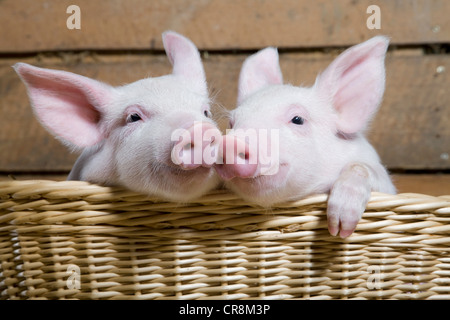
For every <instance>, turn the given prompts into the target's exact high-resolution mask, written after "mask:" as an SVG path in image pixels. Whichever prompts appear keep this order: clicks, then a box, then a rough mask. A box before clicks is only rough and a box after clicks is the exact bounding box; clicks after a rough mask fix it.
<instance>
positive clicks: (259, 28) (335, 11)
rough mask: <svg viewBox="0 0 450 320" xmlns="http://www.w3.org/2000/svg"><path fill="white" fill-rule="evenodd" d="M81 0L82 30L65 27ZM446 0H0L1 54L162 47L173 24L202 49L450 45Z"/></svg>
mask: <svg viewBox="0 0 450 320" xmlns="http://www.w3.org/2000/svg"><path fill="white" fill-rule="evenodd" d="M74 3H76V5H78V6H79V7H80V10H81V29H80V30H76V29H74V30H69V29H68V28H67V26H66V22H67V19H68V18H69V16H70V15H71V14H67V13H66V10H67V7H68V6H69V5H72V4H74ZM373 4H376V5H378V6H379V7H380V9H381V29H380V30H369V29H368V27H367V19H368V18H369V16H370V14H368V13H367V8H368V7H369V6H370V5H373ZM449 12H450V2H449V1H447V0H403V1H392V0H378V1H372V0H359V1H355V0H335V1H329V0H317V1H310V0H271V1H265V0H245V1H242V0H227V1H224V0H196V1H186V0H171V1H165V0H152V1H148V0H126V1H125V0H116V1H90V0H77V1H75V2H74V1H72V0H58V1H46V0H33V1H29V0H3V1H1V2H0V39H2V41H1V42H0V52H3V53H5V52H13V53H14V52H37V51H52V50H92V49H93V50H100V49H101V50H110V49H114V50H121V49H126V50H128V49H150V48H151V49H157V50H161V49H162V48H163V47H162V41H161V33H162V32H163V31H165V30H168V29H171V30H175V31H177V32H180V33H182V34H184V35H186V36H188V37H189V38H191V39H192V40H193V41H194V43H196V44H197V46H198V47H199V48H201V49H205V50H229V49H255V48H261V47H266V46H277V47H282V48H307V47H328V46H347V45H351V44H355V43H358V42H361V41H362V40H366V39H368V38H370V37H372V36H374V35H377V34H385V35H389V36H390V37H391V38H392V42H393V43H394V44H408V45H409V44H423V43H448V42H450V19H448V13H449Z"/></svg>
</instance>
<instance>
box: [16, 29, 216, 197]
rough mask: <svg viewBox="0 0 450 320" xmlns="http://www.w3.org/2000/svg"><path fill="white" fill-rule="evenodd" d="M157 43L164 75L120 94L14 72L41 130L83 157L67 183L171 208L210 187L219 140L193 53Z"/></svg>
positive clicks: (89, 82) (185, 46)
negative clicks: (156, 200) (112, 188)
mask: <svg viewBox="0 0 450 320" xmlns="http://www.w3.org/2000/svg"><path fill="white" fill-rule="evenodd" d="M163 43H164V47H165V50H166V53H167V56H168V58H169V61H170V62H171V64H172V65H173V71H172V73H171V74H169V75H165V76H161V77H157V78H146V79H142V80H139V81H136V82H134V83H131V84H128V85H125V86H121V87H112V86H109V85H107V84H105V83H102V82H99V81H96V80H93V79H90V78H87V77H84V76H81V75H76V74H73V73H70V72H65V71H58V70H50V69H43V68H37V67H33V66H30V65H28V64H24V63H18V64H16V65H15V66H14V68H15V70H16V72H17V73H18V74H19V76H20V77H21V78H22V80H23V81H24V83H25V84H26V86H27V89H28V95H29V97H30V101H31V105H32V107H33V110H34V112H35V114H36V116H37V118H38V119H39V120H40V122H41V123H42V124H43V126H44V127H46V128H47V129H48V130H49V131H50V132H51V133H52V134H53V135H54V136H56V137H57V138H58V139H60V140H61V141H63V142H64V143H65V144H67V145H68V146H69V147H70V148H72V149H74V150H82V151H83V153H82V154H81V156H80V158H79V159H78V161H77V163H76V164H75V166H74V168H73V170H72V172H71V174H70V175H69V178H70V179H78V180H87V181H91V182H94V183H101V184H107V185H122V186H125V187H128V188H130V189H132V190H135V191H139V192H144V193H147V194H151V195H156V196H161V197H164V198H167V199H169V200H177V201H184V200H188V199H191V198H195V197H198V196H200V195H201V194H203V193H204V192H206V191H208V190H209V189H211V188H212V187H213V186H215V184H216V183H217V177H216V176H215V172H214V170H213V169H212V168H211V166H212V164H213V163H214V162H215V160H216V157H217V154H218V148H219V144H220V143H221V134H220V131H219V130H218V129H217V127H216V124H215V122H214V121H213V120H212V119H211V112H210V101H209V97H208V90H207V85H206V79H205V73H204V70H203V66H202V63H201V59H200V54H199V52H198V50H197V48H196V47H195V45H194V44H193V43H192V42H191V41H190V40H189V39H187V38H185V37H183V36H181V35H179V34H177V33H175V32H171V31H168V32H165V33H164V34H163ZM173 150H176V151H173ZM204 153H205V154H206V158H207V159H206V160H205V159H204V157H203V154H204ZM199 155H200V156H199Z"/></svg>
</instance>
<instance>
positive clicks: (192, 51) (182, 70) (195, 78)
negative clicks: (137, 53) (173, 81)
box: [162, 31, 208, 94]
mask: <svg viewBox="0 0 450 320" xmlns="http://www.w3.org/2000/svg"><path fill="white" fill-rule="evenodd" d="M162 38H163V44H164V48H165V50H166V54H167V57H168V58H169V61H170V63H171V64H172V65H173V71H172V73H173V74H174V75H180V76H183V77H184V78H186V79H187V80H189V82H190V83H191V84H192V85H193V86H194V90H195V91H197V92H199V93H201V94H207V93H208V88H207V85H206V77H205V71H204V70H203V65H202V60H201V58H200V53H199V52H198V49H197V47H196V46H195V45H194V43H192V41H191V40H189V39H188V38H186V37H184V36H182V35H180V34H178V33H176V32H173V31H166V32H164V33H163V35H162Z"/></svg>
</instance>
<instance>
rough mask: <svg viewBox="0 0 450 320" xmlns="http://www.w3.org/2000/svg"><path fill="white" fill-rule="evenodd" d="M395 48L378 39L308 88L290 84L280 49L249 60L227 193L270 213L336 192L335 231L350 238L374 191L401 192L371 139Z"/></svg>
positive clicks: (227, 161) (225, 152)
mask: <svg viewBox="0 0 450 320" xmlns="http://www.w3.org/2000/svg"><path fill="white" fill-rule="evenodd" d="M388 43H389V40H388V39H387V38H386V37H383V36H377V37H374V38H372V39H370V40H368V41H366V42H364V43H361V44H359V45H356V46H353V47H351V48H349V49H348V50H346V51H345V52H343V53H342V54H341V55H340V56H339V57H337V58H336V59H335V60H334V61H333V62H332V63H331V64H330V65H329V66H328V67H327V69H326V70H324V71H323V72H322V73H321V74H320V75H319V76H318V77H317V79H316V82H315V84H314V85H313V86H312V87H308V88H306V87H296V86H292V85H288V84H283V80H282V74H281V71H280V67H279V63H278V53H277V50H276V49H274V48H266V49H263V50H261V51H259V52H257V53H256V54H254V55H252V56H250V57H249V58H247V60H246V61H245V62H244V64H243V66H242V70H241V73H240V78H239V90H238V107H237V108H236V109H235V110H233V111H231V113H230V127H232V129H231V130H230V131H229V132H228V134H227V135H226V136H224V138H223V145H222V148H221V151H220V152H221V153H222V158H223V161H221V163H222V164H217V165H216V169H217V171H218V173H219V175H220V176H221V177H222V178H223V179H224V180H225V181H226V186H227V187H229V188H230V189H232V190H233V191H235V192H236V193H237V194H239V195H240V196H241V197H243V198H244V199H246V200H248V201H251V202H254V203H257V204H260V205H263V206H266V207H268V206H271V205H273V204H275V203H279V202H283V201H287V200H296V199H300V198H303V197H305V196H308V195H311V194H314V193H329V197H328V206H327V207H328V209H327V216H328V229H329V232H330V233H331V234H332V235H334V236H336V235H338V234H339V235H340V237H342V238H345V237H347V236H349V235H351V234H352V233H353V231H354V229H355V228H356V226H357V223H358V221H359V220H360V218H361V216H362V214H363V212H364V210H365V207H366V205H367V202H368V200H369V197H370V194H371V191H379V192H385V193H395V187H394V186H393V184H392V182H391V180H390V177H389V175H388V173H387V171H386V169H385V168H384V166H383V165H382V164H381V163H380V159H379V157H378V155H377V153H376V151H375V149H374V148H373V147H372V146H371V145H370V144H369V142H368V141H367V140H366V138H365V137H364V133H365V130H366V128H367V126H368V123H369V121H370V120H371V119H372V118H373V116H374V114H375V113H376V111H377V109H378V107H379V105H380V103H381V100H382V96H383V92H384V87H385V69H384V59H385V55H386V50H387V47H388Z"/></svg>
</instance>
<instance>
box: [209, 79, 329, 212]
mask: <svg viewBox="0 0 450 320" xmlns="http://www.w3.org/2000/svg"><path fill="white" fill-rule="evenodd" d="M321 103H322V102H321V101H320V100H318V99H317V98H316V96H315V95H314V90H312V89H307V88H298V87H294V86H289V85H273V86H270V87H268V88H266V89H265V90H261V91H259V92H257V93H255V94H254V95H253V96H252V98H251V99H246V100H245V101H243V102H242V104H241V105H239V107H238V108H236V109H235V110H233V111H232V112H231V113H230V124H232V130H231V131H229V132H228V134H227V135H226V136H224V139H223V141H224V142H223V148H222V149H223V150H224V151H222V153H223V154H224V156H223V159H224V160H223V162H224V164H218V165H217V166H216V168H217V171H218V173H219V174H220V175H221V176H222V178H224V179H225V180H226V183H227V185H228V187H230V188H231V189H233V190H234V191H235V192H237V193H238V194H240V195H241V196H243V197H244V198H246V199H248V200H250V201H252V202H256V203H259V204H262V205H270V204H272V203H277V202H281V201H285V200H287V199H293V198H298V197H302V196H304V195H306V194H310V193H312V192H314V191H315V190H316V189H318V188H319V187H321V184H322V182H321V181H320V180H322V179H320V175H321V174H322V172H323V163H324V161H325V160H326V159H327V157H329V155H328V153H327V151H329V148H327V144H330V142H331V141H333V139H334V134H333V130H332V128H330V127H329V126H328V125H327V120H326V118H325V119H323V116H324V115H323V114H321V111H320V110H321V108H317V107H318V106H319V105H320V104H321ZM253 133H255V135H256V136H257V138H256V139H255V138H254V135H253ZM242 141H244V142H245V143H244V146H243V147H241V150H244V148H246V154H247V156H246V158H247V159H245V160H246V161H245V162H243V161H242V158H239V144H240V143H241V142H242ZM233 147H234V149H235V150H236V152H234V153H235V154H237V155H238V156H237V157H236V158H235V159H232V158H231V157H229V153H232V152H231V150H232V149H233ZM241 154H242V153H241ZM227 156H228V159H227ZM245 170H247V171H245ZM242 172H246V174H242Z"/></svg>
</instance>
